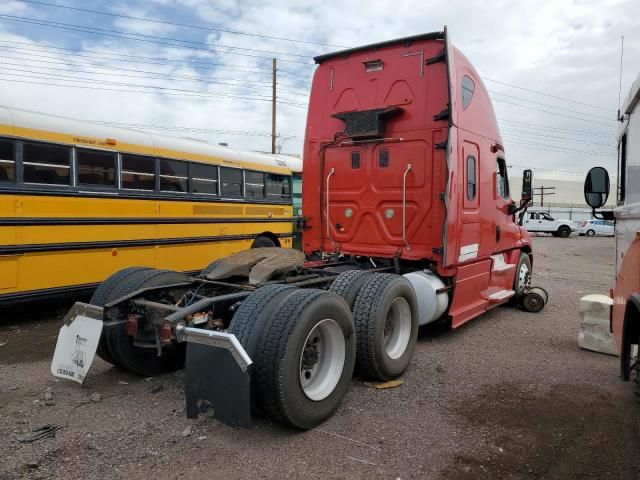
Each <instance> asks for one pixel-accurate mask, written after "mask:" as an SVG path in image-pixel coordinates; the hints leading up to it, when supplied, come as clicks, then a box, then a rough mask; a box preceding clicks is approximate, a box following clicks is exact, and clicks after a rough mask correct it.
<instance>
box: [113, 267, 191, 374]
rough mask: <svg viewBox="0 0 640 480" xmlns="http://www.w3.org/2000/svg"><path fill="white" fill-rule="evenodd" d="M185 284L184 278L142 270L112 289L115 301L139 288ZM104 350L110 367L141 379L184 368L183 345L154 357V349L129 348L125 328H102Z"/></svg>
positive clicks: (171, 347) (172, 346)
mask: <svg viewBox="0 0 640 480" xmlns="http://www.w3.org/2000/svg"><path fill="white" fill-rule="evenodd" d="M186 280H187V276H186V275H184V274H182V273H178V272H174V271H171V270H153V269H152V270H145V271H139V272H133V273H131V274H130V275H128V276H127V277H125V279H124V280H123V281H122V282H121V283H120V284H119V285H118V287H117V288H116V289H114V295H115V298H119V297H122V296H125V295H129V294H131V293H133V292H135V291H137V290H140V289H141V288H146V287H158V286H161V285H170V284H173V283H179V282H183V281H186ZM105 336H106V340H107V346H108V349H109V352H110V353H111V356H112V359H113V363H114V365H117V366H119V367H120V368H122V369H124V370H128V371H130V372H133V373H136V374H138V375H142V376H153V375H158V374H161V373H166V372H171V371H173V370H177V369H179V368H182V367H183V366H184V360H185V351H186V345H185V344H184V343H178V342H173V343H172V344H171V345H168V346H165V347H163V348H162V355H161V356H158V353H157V351H156V349H155V348H142V347H137V346H135V345H134V344H133V337H131V336H129V335H128V334H127V327H126V324H122V323H121V324H117V325H111V326H108V327H106V328H105Z"/></svg>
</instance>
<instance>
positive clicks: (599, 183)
mask: <svg viewBox="0 0 640 480" xmlns="http://www.w3.org/2000/svg"><path fill="white" fill-rule="evenodd" d="M609 188H610V185H609V172H607V170H606V169H605V168H602V167H593V168H592V169H591V170H589V173H587V178H585V180H584V201H585V202H587V205H589V206H590V207H591V208H592V209H594V210H595V209H596V208H600V207H602V206H603V205H604V204H605V203H607V199H608V198H609Z"/></svg>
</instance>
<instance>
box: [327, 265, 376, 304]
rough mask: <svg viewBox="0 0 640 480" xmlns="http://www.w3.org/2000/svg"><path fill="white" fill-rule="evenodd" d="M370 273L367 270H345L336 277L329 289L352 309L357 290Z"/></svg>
mask: <svg viewBox="0 0 640 480" xmlns="http://www.w3.org/2000/svg"><path fill="white" fill-rule="evenodd" d="M371 275H372V273H371V272H368V271H367V270H347V271H346V272H342V273H341V274H340V275H338V276H337V277H336V279H335V280H334V281H333V283H332V284H331V287H329V291H330V292H334V293H337V294H338V295H340V296H341V297H342V298H344V301H345V302H347V305H349V308H350V309H353V304H354V303H355V302H356V297H357V296H358V292H359V291H360V289H361V288H362V285H364V283H365V282H366V281H367V279H368V278H369V277H370V276H371Z"/></svg>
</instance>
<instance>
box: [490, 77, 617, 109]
mask: <svg viewBox="0 0 640 480" xmlns="http://www.w3.org/2000/svg"><path fill="white" fill-rule="evenodd" d="M480 78H482V79H483V80H486V81H488V82H493V83H498V84H500V85H505V86H507V87H512V88H517V89H518V90H524V91H525V92H530V93H535V94H537V95H543V96H545V97H550V98H555V99H557V100H564V101H565V102H571V103H576V104H578V105H584V106H586V107H592V108H599V109H601V110H607V111H611V112H615V110H614V109H612V108H607V107H601V106H599V105H593V104H591V103H585V102H579V101H578V100H571V99H570V98H565V97H559V96H557V95H551V94H550V93H544V92H540V91H538V90H532V89H530V88H525V87H520V86H519V85H514V84H512V83H507V82H503V81H501V80H495V79H493V78H487V77H480Z"/></svg>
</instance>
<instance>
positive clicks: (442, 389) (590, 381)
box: [0, 237, 640, 480]
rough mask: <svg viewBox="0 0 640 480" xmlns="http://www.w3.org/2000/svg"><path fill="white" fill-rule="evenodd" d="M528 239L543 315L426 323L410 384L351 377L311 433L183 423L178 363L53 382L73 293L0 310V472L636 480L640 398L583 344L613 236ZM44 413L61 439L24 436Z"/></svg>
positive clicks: (0, 477) (1, 479)
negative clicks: (445, 327) (145, 375)
mask: <svg viewBox="0 0 640 480" xmlns="http://www.w3.org/2000/svg"><path fill="white" fill-rule="evenodd" d="M534 243H535V245H534V248H535V251H536V257H535V261H534V280H535V281H534V284H539V285H541V286H543V287H545V288H547V289H548V290H549V293H550V303H549V304H548V305H547V307H546V308H545V310H544V311H543V312H541V313H539V314H529V313H525V312H523V311H520V310H515V309H513V308H509V307H504V308H499V309H496V310H494V311H492V312H489V313H487V314H486V315H484V316H483V317H481V318H478V319H476V320H474V321H472V322H470V323H469V324H467V325H466V326H463V327H462V328H460V329H458V330H456V331H439V330H438V329H433V328H432V329H430V330H429V331H424V332H422V334H421V337H420V339H419V344H418V347H417V351H416V354H415V356H414V358H413V361H412V364H411V366H410V368H409V370H408V371H407V372H406V374H405V376H404V384H402V385H401V386H400V387H397V388H394V389H389V390H376V389H373V388H370V387H368V386H367V385H365V383H364V382H363V381H362V379H359V378H354V379H353V382H352V388H351V389H350V391H349V393H348V394H347V397H346V398H345V400H344V402H343V404H342V406H341V407H340V409H339V410H338V412H337V413H336V415H335V416H334V417H332V418H331V419H330V420H329V421H327V422H326V423H325V424H323V425H322V426H321V427H320V428H318V429H316V430H311V431H307V432H299V431H292V430H289V429H286V428H283V427H281V426H279V425H277V424H274V423H272V422H270V421H268V420H264V419H258V420H257V421H256V424H255V426H254V427H253V428H251V429H232V428H229V427H225V426H223V425H221V424H219V423H217V422H216V421H215V420H212V419H211V418H206V417H201V418H200V419H198V420H188V419H186V417H185V414H184V394H183V372H177V373H175V374H170V375H165V376H162V377H156V378H151V379H141V378H138V377H135V376H132V375H130V374H126V373H123V372H121V371H118V370H117V369H115V368H112V367H111V366H110V365H108V364H106V363H104V362H102V361H101V360H99V359H97V360H96V361H95V363H94V366H93V368H92V370H91V373H90V375H89V378H88V380H87V381H86V383H85V385H84V386H83V387H80V386H78V385H77V384H75V383H71V382H66V381H58V380H56V379H54V377H52V375H51V373H50V371H49V361H50V358H51V353H52V351H53V348H54V344H55V335H56V333H57V330H58V328H59V326H60V323H61V318H62V315H63V314H64V312H65V309H66V308H67V307H68V305H69V302H66V303H65V302H58V303H47V304H33V305H28V306H27V307H23V308H21V309H11V310H6V309H5V310H2V311H0V345H2V344H3V343H6V344H5V345H4V346H1V347H0V451H1V452H2V455H1V456H0V480H5V479H13V478H33V479H35V478H43V479H44V478H65V479H76V478H77V479H91V478H149V476H150V475H153V476H154V478H189V479H198V478H237V477H244V478H265V477H266V478H272V477H277V478H281V477H288V478H299V477H305V478H327V477H335V478H359V477H367V478H394V479H395V478H402V479H406V478H453V479H475V478H487V479H489V478H490V479H493V478H518V479H519V478H545V479H546V478H559V479H560V478H561V479H566V478H583V477H590V478H611V479H622V478H640V475H639V472H640V454H639V452H640V405H639V404H638V403H636V402H635V401H634V399H633V396H632V392H631V386H630V385H629V384H625V383H622V382H620V380H619V378H618V367H617V359H616V358H614V357H610V356H606V355H602V354H597V353H592V352H587V351H582V350H580V349H579V348H578V346H577V342H576V335H577V332H578V300H579V298H580V297H581V296H582V295H584V294H586V293H606V292H608V289H609V287H610V286H611V284H612V279H613V249H614V243H613V240H612V239H610V238H588V239H587V238H570V239H559V238H552V237H537V238H535V239H534ZM49 387H50V389H51V390H50V391H51V394H52V396H53V400H49V401H47V402H45V395H46V392H47V388H49ZM95 393H98V394H99V398H98V397H97V396H95V395H94V396H93V400H97V401H90V400H89V399H90V397H91V396H92V395H93V394H95ZM45 403H46V404H45ZM46 423H53V424H56V425H59V426H61V427H62V428H61V429H60V430H59V431H57V433H56V435H55V438H45V439H42V440H39V441H36V442H33V443H19V442H18V441H17V437H18V436H19V435H23V434H26V433H27V432H28V431H29V430H30V428H31V427H32V426H35V425H41V424H46Z"/></svg>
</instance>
